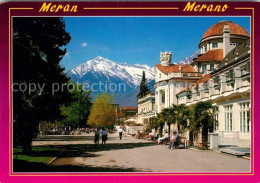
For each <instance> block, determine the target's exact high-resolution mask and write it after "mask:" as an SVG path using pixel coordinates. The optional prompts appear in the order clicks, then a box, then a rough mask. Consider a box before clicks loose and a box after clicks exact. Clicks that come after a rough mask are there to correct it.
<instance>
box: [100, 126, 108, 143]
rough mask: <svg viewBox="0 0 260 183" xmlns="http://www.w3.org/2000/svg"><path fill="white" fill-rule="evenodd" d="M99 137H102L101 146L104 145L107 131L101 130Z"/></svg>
mask: <svg viewBox="0 0 260 183" xmlns="http://www.w3.org/2000/svg"><path fill="white" fill-rule="evenodd" d="M101 135H102V144H105V143H106V141H107V131H106V129H105V128H104V127H103V128H102V131H101Z"/></svg>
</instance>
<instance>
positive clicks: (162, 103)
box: [155, 21, 251, 147]
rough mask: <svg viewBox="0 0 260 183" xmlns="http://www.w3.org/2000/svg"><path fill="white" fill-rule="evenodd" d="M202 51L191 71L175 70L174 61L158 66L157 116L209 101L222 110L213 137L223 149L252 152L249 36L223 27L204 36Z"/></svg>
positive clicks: (228, 25)
mask: <svg viewBox="0 0 260 183" xmlns="http://www.w3.org/2000/svg"><path fill="white" fill-rule="evenodd" d="M199 48H200V52H201V54H200V55H198V57H197V58H195V59H194V61H193V63H191V64H190V65H174V64H171V63H170V59H168V65H167V64H166V62H164V63H162V59H161V64H159V65H156V68H155V74H156V79H155V88H156V90H155V91H156V93H155V98H156V100H155V106H156V111H157V112H161V110H162V108H164V107H170V106H171V105H172V104H185V105H188V106H191V105H194V104H196V103H197V102H198V101H209V100H210V101H212V102H213V104H214V105H215V106H217V107H218V114H217V116H216V118H217V121H218V123H216V124H214V132H215V133H217V134H218V137H219V144H220V145H236V146H241V147H250V144H251V120H250V119H251V118H250V108H251V107H250V106H251V103H250V94H251V82H250V60H251V57H250V53H251V52H250V36H249V34H248V33H247V31H246V30H245V29H244V28H243V27H241V26H240V25H238V24H235V23H233V22H231V21H221V22H219V23H217V24H215V25H213V26H211V27H210V28H209V29H208V30H207V31H206V32H205V34H204V35H203V37H202V39H201V41H200V43H199ZM161 56H162V53H161ZM178 68H179V69H178ZM184 68H189V69H187V70H186V69H184ZM171 83H175V84H174V86H171ZM174 87H175V88H174Z"/></svg>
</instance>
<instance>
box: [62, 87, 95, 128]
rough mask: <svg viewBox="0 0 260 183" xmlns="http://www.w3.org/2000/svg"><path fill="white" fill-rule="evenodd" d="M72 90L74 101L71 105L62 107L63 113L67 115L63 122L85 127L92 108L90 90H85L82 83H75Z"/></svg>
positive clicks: (72, 125) (75, 126) (74, 126)
mask: <svg viewBox="0 0 260 183" xmlns="http://www.w3.org/2000/svg"><path fill="white" fill-rule="evenodd" d="M74 86H75V87H74V90H72V91H71V94H72V96H73V97H72V99H73V102H72V103H71V104H70V105H69V106H62V107H61V114H62V115H64V116H65V119H63V120H62V122H63V123H64V124H65V125H69V126H71V127H72V128H77V127H84V126H85V125H86V121H87V118H88V116H89V113H90V108H91V97H90V93H91V92H90V91H84V89H83V88H82V85H81V84H74Z"/></svg>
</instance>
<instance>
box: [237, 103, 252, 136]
mask: <svg viewBox="0 0 260 183" xmlns="http://www.w3.org/2000/svg"><path fill="white" fill-rule="evenodd" d="M239 106H240V131H242V132H249V131H251V130H250V104H249V102H243V103H240V104H239Z"/></svg>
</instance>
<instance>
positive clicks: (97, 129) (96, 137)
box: [94, 128, 100, 145]
mask: <svg viewBox="0 0 260 183" xmlns="http://www.w3.org/2000/svg"><path fill="white" fill-rule="evenodd" d="M99 136H100V131H99V128H96V129H95V138H94V142H95V144H96V145H97V144H99Z"/></svg>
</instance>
